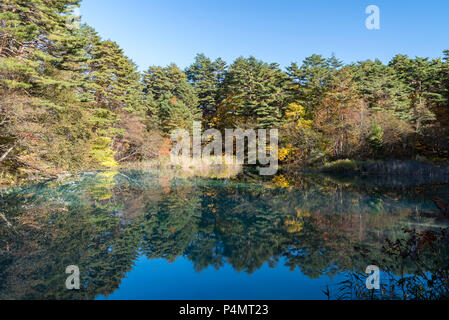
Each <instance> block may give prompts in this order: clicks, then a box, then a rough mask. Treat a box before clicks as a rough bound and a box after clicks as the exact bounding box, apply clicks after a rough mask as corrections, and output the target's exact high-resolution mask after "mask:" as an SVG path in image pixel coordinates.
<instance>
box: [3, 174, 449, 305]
mask: <svg viewBox="0 0 449 320" xmlns="http://www.w3.org/2000/svg"><path fill="white" fill-rule="evenodd" d="M231 176H232V175H231V174H228V173H224V174H223V175H220V176H216V177H212V178H208V177H198V176H193V175H192V176H190V177H189V178H185V177H178V176H177V175H176V174H174V173H172V172H158V171H143V170H123V171H108V172H98V173H90V174H84V175H82V176H81V177H79V178H77V179H72V180H67V181H64V182H58V181H52V182H48V183H45V184H40V185H35V186H29V187H24V188H15V189H9V190H4V191H3V192H2V194H1V205H0V206H1V207H0V212H1V213H2V214H3V216H4V218H5V221H0V250H1V251H0V298H1V299H94V298H96V297H98V296H105V295H106V296H107V295H109V294H112V293H113V292H115V291H116V290H117V289H118V288H119V286H120V283H121V282H122V279H123V278H124V276H125V274H127V273H128V272H129V271H130V270H132V269H133V267H134V265H135V262H136V261H140V260H141V259H142V257H146V258H147V259H150V260H156V259H163V260H165V261H169V262H174V261H177V259H179V258H180V257H182V259H184V260H185V261H189V262H190V266H187V265H186V266H185V268H187V267H190V268H192V266H193V268H194V269H195V271H197V272H202V271H204V270H205V269H207V268H211V267H213V268H215V269H216V270H218V276H220V270H225V269H226V267H232V269H233V270H236V271H240V272H244V273H246V274H249V275H252V274H255V273H257V271H260V270H262V269H263V268H264V267H263V266H264V265H266V266H268V267H270V268H281V267H282V268H283V267H284V266H286V267H288V268H289V270H290V272H300V274H301V276H304V277H307V278H308V279H319V278H320V277H322V276H323V275H326V276H337V275H341V274H342V273H344V272H347V271H358V272H363V271H364V269H365V268H366V266H367V265H369V264H370V263H371V262H372V259H373V257H372V256H371V257H367V256H366V255H365V254H363V252H361V251H360V250H357V248H360V247H363V248H364V249H366V250H368V249H369V250H370V252H371V254H378V255H381V254H382V253H381V248H382V246H383V245H384V244H385V241H384V240H385V238H386V237H389V238H392V239H394V238H395V237H398V236H400V235H401V234H402V231H401V229H402V228H404V227H407V228H413V229H416V230H425V229H429V228H438V227H447V220H444V219H443V218H442V217H441V216H440V215H438V213H437V212H435V210H434V206H433V204H432V201H431V198H432V196H440V197H443V198H448V193H449V192H448V191H449V187H448V184H446V182H445V181H428V180H427V181H424V180H422V179H421V180H420V178H418V177H411V178H409V179H406V178H404V177H396V178H393V177H386V178H367V177H365V178H364V177H353V178H348V177H331V176H322V175H298V174H285V173H284V174H283V175H278V176H276V177H274V178H273V179H266V178H264V179H261V178H260V177H258V176H257V175H255V174H253V173H249V172H245V173H240V174H238V175H237V176H234V177H231ZM6 221H7V222H8V223H6ZM73 264H75V265H78V266H79V267H80V270H81V273H82V274H81V281H82V283H81V285H82V290H80V291H75V292H74V291H69V290H67V289H65V286H64V284H65V279H66V277H67V275H66V274H65V272H64V271H65V268H66V266H68V265H73ZM412 267H413V266H411V265H410V266H405V270H407V268H409V269H410V272H412ZM221 276H222V277H224V278H226V273H225V272H222V273H221ZM285 281H288V278H285ZM317 283H318V282H317ZM317 285H318V284H317ZM319 285H320V286H321V285H322V283H320V284H319ZM265 290H267V291H268V290H270V288H269V286H268V287H266V288H265ZM236 294H237V293H236ZM236 296H237V295H236ZM297 297H300V295H298V296H297ZM151 298H155V297H154V296H152V297H151ZM165 298H170V296H165ZM176 298H182V297H179V296H176ZM292 298H295V297H292Z"/></svg>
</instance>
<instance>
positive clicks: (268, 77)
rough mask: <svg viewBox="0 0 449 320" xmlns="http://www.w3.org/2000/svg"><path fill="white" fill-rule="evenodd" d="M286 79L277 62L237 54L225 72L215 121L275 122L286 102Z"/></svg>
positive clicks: (265, 124) (230, 124)
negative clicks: (270, 62)
mask: <svg viewBox="0 0 449 320" xmlns="http://www.w3.org/2000/svg"><path fill="white" fill-rule="evenodd" d="M286 81H287V78H286V75H285V74H284V73H283V72H282V71H281V70H280V69H279V65H278V64H275V63H272V64H268V63H265V62H262V61H260V60H257V59H256V58H254V57H249V58H238V59H237V60H236V61H235V62H234V63H233V64H232V65H231V66H230V67H229V70H228V72H227V73H226V76H225V80H224V83H223V91H222V100H221V101H220V106H219V110H218V113H217V117H216V120H215V122H216V123H217V124H218V126H219V127H225V126H228V127H233V126H242V125H245V123H247V124H250V125H255V126H257V127H260V128H269V127H273V126H277V125H279V124H280V122H281V117H282V114H283V112H284V111H285V108H286V106H287V104H286V94H285V87H286Z"/></svg>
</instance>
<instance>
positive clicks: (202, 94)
mask: <svg viewBox="0 0 449 320" xmlns="http://www.w3.org/2000/svg"><path fill="white" fill-rule="evenodd" d="M226 67H227V66H226V62H224V61H223V60H221V59H220V58H218V59H217V60H215V61H211V60H210V59H209V58H207V57H206V56H205V55H204V54H198V55H197V56H196V57H195V62H194V63H193V64H192V65H191V66H190V67H189V68H187V70H186V74H187V77H188V79H189V81H190V82H191V83H192V84H193V87H194V89H195V93H196V95H197V96H198V103H199V105H200V109H201V110H202V111H203V117H204V118H205V119H210V118H211V117H212V116H213V115H214V114H215V112H216V110H217V101H218V98H219V90H220V86H221V84H222V82H223V79H224V75H225V72H226Z"/></svg>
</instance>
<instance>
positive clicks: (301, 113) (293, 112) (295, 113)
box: [285, 102, 313, 129]
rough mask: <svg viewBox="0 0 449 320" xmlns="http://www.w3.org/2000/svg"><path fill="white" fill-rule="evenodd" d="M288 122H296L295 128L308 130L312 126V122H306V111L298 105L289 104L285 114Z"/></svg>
mask: <svg viewBox="0 0 449 320" xmlns="http://www.w3.org/2000/svg"><path fill="white" fill-rule="evenodd" d="M285 115H286V117H287V120H288V122H296V128H297V129H300V128H310V127H311V126H312V124H313V121H312V120H306V119H305V116H306V109H305V108H304V107H303V106H302V105H300V104H299V103H295V102H294V103H290V104H289V105H288V109H287V111H286V112H285Z"/></svg>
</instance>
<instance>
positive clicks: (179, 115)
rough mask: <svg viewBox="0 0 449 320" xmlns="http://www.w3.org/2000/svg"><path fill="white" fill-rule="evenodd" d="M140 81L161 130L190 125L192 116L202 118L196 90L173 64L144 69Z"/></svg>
mask: <svg viewBox="0 0 449 320" xmlns="http://www.w3.org/2000/svg"><path fill="white" fill-rule="evenodd" d="M143 82H144V93H145V96H146V97H147V98H148V99H149V100H150V101H152V104H153V105H154V108H155V110H157V114H158V117H159V120H160V122H161V127H162V129H163V130H164V132H166V133H169V132H170V131H171V130H173V129H177V128H185V129H190V128H191V127H192V123H193V121H194V120H199V119H201V113H200V109H199V108H198V98H197V96H196V94H195V90H194V89H193V87H192V85H191V84H190V83H189V81H188V80H187V76H186V74H185V73H184V72H183V71H182V70H180V69H179V68H178V67H177V66H176V65H175V64H171V65H169V66H167V67H150V68H149V69H148V71H146V72H145V73H144V76H143Z"/></svg>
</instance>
